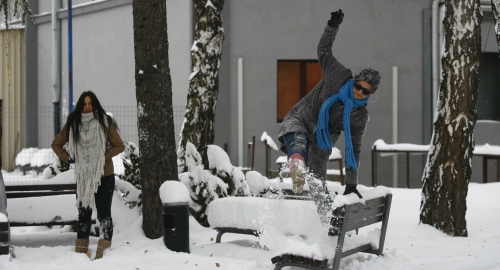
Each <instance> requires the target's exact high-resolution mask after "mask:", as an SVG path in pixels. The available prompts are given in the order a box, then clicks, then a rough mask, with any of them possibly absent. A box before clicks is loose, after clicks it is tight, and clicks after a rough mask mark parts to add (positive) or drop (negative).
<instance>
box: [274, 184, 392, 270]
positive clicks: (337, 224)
mask: <svg viewBox="0 0 500 270" xmlns="http://www.w3.org/2000/svg"><path fill="white" fill-rule="evenodd" d="M361 193H362V194H363V192H361ZM391 201H392V194H386V195H385V196H381V197H376V198H373V199H369V200H366V201H365V204H362V203H359V202H358V203H354V204H346V205H344V206H342V207H339V208H336V209H335V210H334V213H333V214H334V216H333V218H332V219H331V222H330V225H331V228H330V230H329V232H328V235H329V236H336V237H338V239H337V246H336V248H335V257H334V259H333V264H332V265H331V268H328V260H327V259H322V260H318V259H313V258H307V257H302V256H295V255H293V254H284V255H282V256H277V257H274V258H272V259H271V261H272V263H273V264H275V265H276V266H275V268H274V269H275V270H279V269H281V268H283V267H285V266H296V267H302V268H306V269H318V270H319V269H334V270H337V269H339V265H340V259H342V258H344V257H346V256H349V255H352V254H355V253H357V252H366V253H371V254H375V255H379V256H381V255H383V250H384V242H385V236H386V232H387V223H388V220H389V213H390V209H391ZM378 222H382V226H381V231H380V238H379V243H378V248H373V247H372V245H371V244H369V243H368V244H363V245H361V246H358V247H356V248H353V249H350V250H346V251H343V247H344V241H345V236H346V233H347V232H349V231H352V230H357V229H359V228H362V227H366V226H368V225H371V224H374V223H378Z"/></svg>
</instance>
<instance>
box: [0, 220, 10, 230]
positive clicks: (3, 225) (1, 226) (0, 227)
mask: <svg viewBox="0 0 500 270" xmlns="http://www.w3.org/2000/svg"><path fill="white" fill-rule="evenodd" d="M8 224H9V223H7V222H0V232H5V231H8V230H9V225H8Z"/></svg>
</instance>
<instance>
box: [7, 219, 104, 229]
mask: <svg viewBox="0 0 500 270" xmlns="http://www.w3.org/2000/svg"><path fill="white" fill-rule="evenodd" d="M90 223H91V224H96V220H95V219H92V221H91V222H90ZM77 224H78V220H69V221H51V222H44V223H24V222H11V223H10V226H11V227H20V226H57V225H77Z"/></svg>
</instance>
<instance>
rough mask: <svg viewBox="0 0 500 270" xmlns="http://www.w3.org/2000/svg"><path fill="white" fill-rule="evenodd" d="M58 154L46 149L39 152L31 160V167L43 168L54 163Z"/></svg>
mask: <svg viewBox="0 0 500 270" xmlns="http://www.w3.org/2000/svg"><path fill="white" fill-rule="evenodd" d="M55 158H56V154H55V153H54V151H52V149H50V148H44V149H40V150H38V151H37V152H36V153H34V154H33V158H32V159H31V167H43V166H47V165H50V164H52V163H54V159H55Z"/></svg>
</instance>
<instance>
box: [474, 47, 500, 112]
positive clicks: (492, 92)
mask: <svg viewBox="0 0 500 270" xmlns="http://www.w3.org/2000/svg"><path fill="white" fill-rule="evenodd" d="M482 57H483V59H482V62H481V66H480V67H479V95H478V98H477V114H478V120H499V121H500V106H499V103H500V94H499V91H500V58H499V54H498V53H483V54H482Z"/></svg>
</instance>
